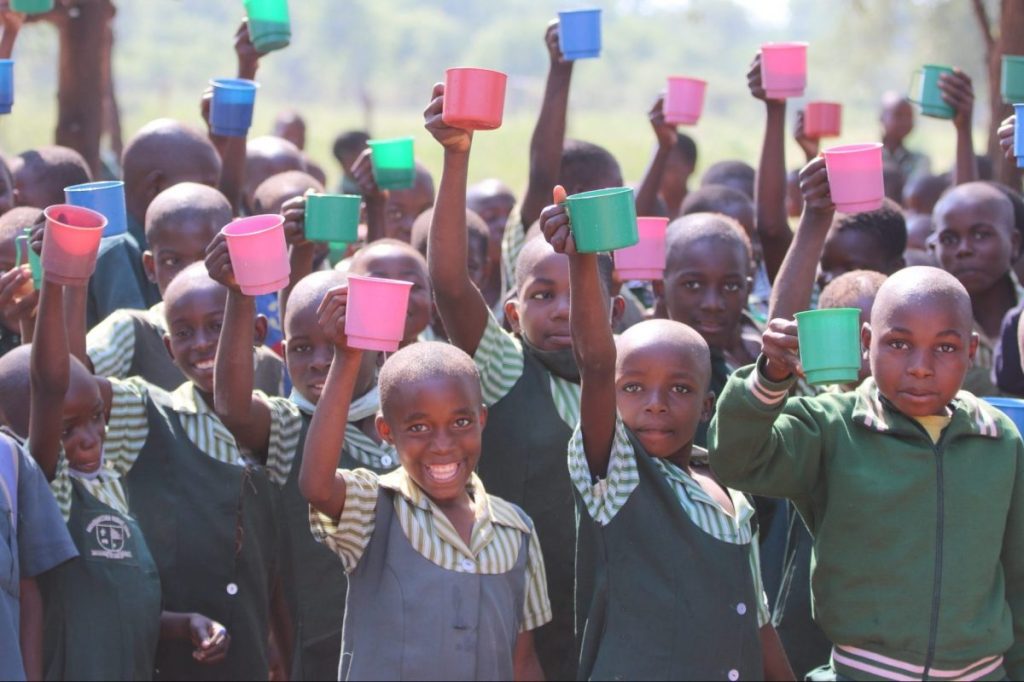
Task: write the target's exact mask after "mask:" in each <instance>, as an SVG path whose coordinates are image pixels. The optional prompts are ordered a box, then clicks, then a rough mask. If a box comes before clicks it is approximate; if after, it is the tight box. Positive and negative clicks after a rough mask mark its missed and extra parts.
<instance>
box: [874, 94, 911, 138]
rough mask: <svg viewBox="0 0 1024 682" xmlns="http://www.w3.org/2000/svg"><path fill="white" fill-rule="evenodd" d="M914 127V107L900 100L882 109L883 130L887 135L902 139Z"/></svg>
mask: <svg viewBox="0 0 1024 682" xmlns="http://www.w3.org/2000/svg"><path fill="white" fill-rule="evenodd" d="M913 129H914V108H913V107H911V106H910V102H908V101H906V100H899V101H897V102H893V103H891V104H888V105H887V106H885V108H883V109H882V131H883V134H884V135H885V136H886V137H890V138H893V139H894V140H897V141H902V140H903V138H905V137H906V136H907V135H909V134H910V131H912V130H913Z"/></svg>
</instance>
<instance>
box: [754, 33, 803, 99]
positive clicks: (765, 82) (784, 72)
mask: <svg viewBox="0 0 1024 682" xmlns="http://www.w3.org/2000/svg"><path fill="white" fill-rule="evenodd" d="M761 85H762V86H764V89H765V93H766V94H767V96H768V99H787V98H789V97H801V96H802V95H803V94H804V88H806V87H807V43H766V44H764V45H762V46H761Z"/></svg>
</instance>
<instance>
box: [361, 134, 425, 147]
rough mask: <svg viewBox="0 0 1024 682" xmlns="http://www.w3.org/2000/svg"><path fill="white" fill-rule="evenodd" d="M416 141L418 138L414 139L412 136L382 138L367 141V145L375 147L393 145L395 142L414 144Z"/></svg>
mask: <svg viewBox="0 0 1024 682" xmlns="http://www.w3.org/2000/svg"><path fill="white" fill-rule="evenodd" d="M415 140H416V138H415V137H413V136H412V135H404V136H402V137H385V138H381V139H378V140H367V141H366V144H367V146H369V147H373V146H379V145H382V144H393V143H395V142H406V141H408V142H413V141H415Z"/></svg>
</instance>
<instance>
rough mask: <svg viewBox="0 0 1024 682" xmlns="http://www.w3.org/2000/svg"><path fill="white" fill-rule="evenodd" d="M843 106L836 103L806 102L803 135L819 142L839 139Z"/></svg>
mask: <svg viewBox="0 0 1024 682" xmlns="http://www.w3.org/2000/svg"><path fill="white" fill-rule="evenodd" d="M842 121H843V105H842V104H838V103H837V102H808V103H807V108H806V109H804V135H806V136H807V137H809V138H811V139H814V140H820V139H821V138H823V137H839V131H840V130H841V129H842Z"/></svg>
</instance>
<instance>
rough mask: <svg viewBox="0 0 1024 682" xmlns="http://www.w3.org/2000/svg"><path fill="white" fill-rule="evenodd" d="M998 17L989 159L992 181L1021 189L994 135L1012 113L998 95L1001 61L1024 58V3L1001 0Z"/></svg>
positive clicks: (990, 67) (990, 77)
mask: <svg viewBox="0 0 1024 682" xmlns="http://www.w3.org/2000/svg"><path fill="white" fill-rule="evenodd" d="M1000 5H1001V11H1000V13H999V35H998V36H997V37H996V40H995V45H994V48H993V49H991V50H989V54H988V82H989V137H988V155H989V158H990V159H992V166H993V168H994V169H995V177H996V179H997V180H1000V181H1002V182H1004V183H1006V184H1007V185H1009V186H1010V187H1013V188H1015V189H1018V190H1019V189H1020V188H1021V175H1020V171H1018V170H1017V166H1016V164H1015V163H1013V162H1012V161H1009V160H1007V159H1006V158H1005V157H1004V156H1003V153H1002V150H1001V149H1000V148H999V140H998V138H997V137H996V131H997V130H998V129H999V124H1000V123H1001V122H1002V120H1003V119H1004V118H1006V117H1007V116H1009V115H1010V114H1012V113H1013V107H1011V106H1010V105H1009V104H1003V97H1002V94H1001V93H1000V92H999V91H1000V85H1001V84H1002V60H1003V55H1004V54H1024V2H1021V0H1002V2H1001V3H1000Z"/></svg>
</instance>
